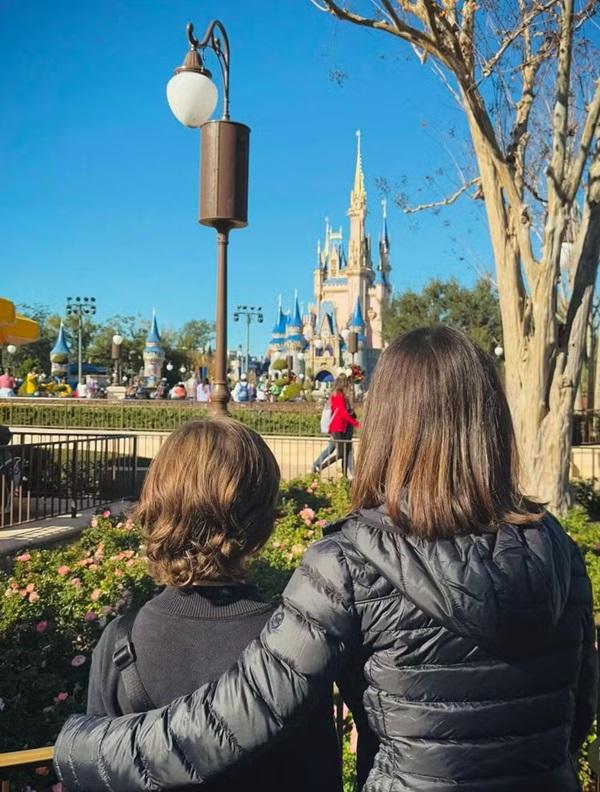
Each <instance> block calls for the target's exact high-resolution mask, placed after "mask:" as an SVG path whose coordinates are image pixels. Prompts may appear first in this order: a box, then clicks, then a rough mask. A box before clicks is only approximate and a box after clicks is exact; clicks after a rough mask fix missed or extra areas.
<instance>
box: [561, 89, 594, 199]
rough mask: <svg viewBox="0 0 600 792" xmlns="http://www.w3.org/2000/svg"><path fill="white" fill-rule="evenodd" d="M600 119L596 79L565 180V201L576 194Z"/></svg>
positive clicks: (573, 197)
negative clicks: (577, 150) (576, 147)
mask: <svg viewBox="0 0 600 792" xmlns="http://www.w3.org/2000/svg"><path fill="white" fill-rule="evenodd" d="M599 121H600V79H599V80H596V90H595V92H594V97H593V99H592V101H591V102H590V104H589V106H588V111H587V114H586V118H585V124H584V126H583V132H582V133H581V140H580V141H579V152H578V154H577V156H576V157H575V159H574V161H573V163H572V165H571V168H570V173H569V177H568V180H567V189H566V193H567V201H568V202H569V203H572V202H573V201H574V200H575V196H576V195H577V190H578V189H579V186H580V184H581V178H582V176H583V171H584V168H585V163H586V161H587V158H588V155H589V153H590V149H591V147H592V143H593V140H594V136H595V134H596V133H597V132H598V131H599V130H598V122H599Z"/></svg>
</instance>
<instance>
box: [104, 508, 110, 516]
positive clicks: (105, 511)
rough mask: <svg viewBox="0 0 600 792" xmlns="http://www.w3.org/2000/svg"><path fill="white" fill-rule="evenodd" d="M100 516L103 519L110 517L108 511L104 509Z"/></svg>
mask: <svg viewBox="0 0 600 792" xmlns="http://www.w3.org/2000/svg"><path fill="white" fill-rule="evenodd" d="M102 516H103V517H106V518H108V517H110V509H105V510H104V511H103V512H102Z"/></svg>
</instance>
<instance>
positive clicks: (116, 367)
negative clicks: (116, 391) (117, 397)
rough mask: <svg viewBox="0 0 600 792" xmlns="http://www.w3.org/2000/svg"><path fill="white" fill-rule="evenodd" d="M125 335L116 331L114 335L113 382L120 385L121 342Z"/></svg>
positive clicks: (112, 354)
mask: <svg viewBox="0 0 600 792" xmlns="http://www.w3.org/2000/svg"><path fill="white" fill-rule="evenodd" d="M122 343H123V336H122V335H119V333H115V335H114V336H113V337H112V350H111V357H112V361H113V384H114V385H118V384H119V382H120V381H121V344H122Z"/></svg>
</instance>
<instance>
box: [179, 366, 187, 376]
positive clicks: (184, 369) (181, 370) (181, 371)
mask: <svg viewBox="0 0 600 792" xmlns="http://www.w3.org/2000/svg"><path fill="white" fill-rule="evenodd" d="M186 371H187V369H186V367H185V366H180V367H179V373H180V374H185V372H186Z"/></svg>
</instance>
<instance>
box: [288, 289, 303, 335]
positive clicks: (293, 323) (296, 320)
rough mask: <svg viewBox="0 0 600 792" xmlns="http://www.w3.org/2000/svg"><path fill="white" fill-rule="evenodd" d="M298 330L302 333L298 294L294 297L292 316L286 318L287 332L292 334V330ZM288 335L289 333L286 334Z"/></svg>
mask: <svg viewBox="0 0 600 792" xmlns="http://www.w3.org/2000/svg"><path fill="white" fill-rule="evenodd" d="M296 330H298V331H299V332H300V333H302V317H301V316H300V304H299V303H298V295H296V296H295V297H294V312H293V314H292V316H291V317H290V318H289V319H288V329H287V332H288V334H292V335H293V334H294V331H296ZM288 337H289V335H288Z"/></svg>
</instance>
